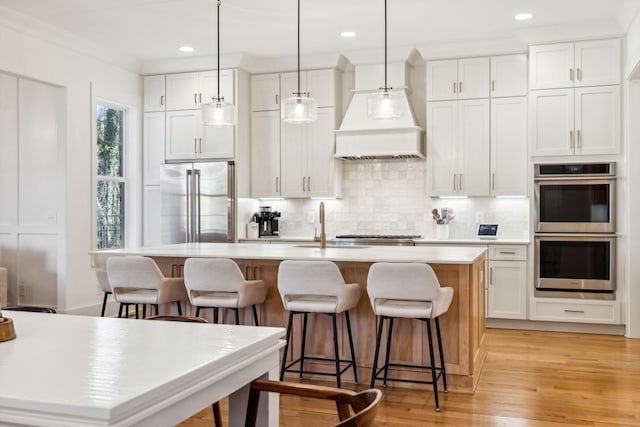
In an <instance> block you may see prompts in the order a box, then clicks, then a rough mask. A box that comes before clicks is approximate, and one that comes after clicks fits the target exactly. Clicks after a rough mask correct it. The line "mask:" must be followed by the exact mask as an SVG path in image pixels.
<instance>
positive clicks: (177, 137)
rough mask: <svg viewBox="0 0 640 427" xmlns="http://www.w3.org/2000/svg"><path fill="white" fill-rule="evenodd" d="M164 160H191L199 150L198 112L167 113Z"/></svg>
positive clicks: (199, 125) (199, 120)
mask: <svg viewBox="0 0 640 427" xmlns="http://www.w3.org/2000/svg"><path fill="white" fill-rule="evenodd" d="M166 120H167V123H166V129H167V130H166V142H165V159H166V160H191V159H195V158H196V152H197V151H199V150H200V148H199V147H200V144H201V130H200V127H201V124H200V122H201V121H202V120H201V118H200V110H196V111H189V110H183V111H167V116H166Z"/></svg>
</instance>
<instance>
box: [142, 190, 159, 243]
mask: <svg viewBox="0 0 640 427" xmlns="http://www.w3.org/2000/svg"><path fill="white" fill-rule="evenodd" d="M143 197H144V203H143V208H142V209H143V215H144V221H143V223H144V229H143V234H142V240H143V242H142V244H143V245H144V246H154V245H160V244H161V243H162V242H161V234H160V226H161V219H160V211H161V205H160V203H161V199H160V186H159V185H145V186H144V194H143Z"/></svg>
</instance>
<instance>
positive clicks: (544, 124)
mask: <svg viewBox="0 0 640 427" xmlns="http://www.w3.org/2000/svg"><path fill="white" fill-rule="evenodd" d="M529 113H530V123H531V126H530V127H529V129H530V136H529V139H530V141H531V144H532V154H533V155H534V156H563V155H573V154H576V155H588V154H590V155H600V154H617V153H618V152H619V151H620V87H619V86H594V87H588V88H576V89H550V90H538V91H531V92H530V94H529Z"/></svg>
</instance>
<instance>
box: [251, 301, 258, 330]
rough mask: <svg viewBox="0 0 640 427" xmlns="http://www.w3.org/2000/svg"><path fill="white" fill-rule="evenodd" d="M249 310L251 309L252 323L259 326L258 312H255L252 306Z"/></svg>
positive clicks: (254, 306)
mask: <svg viewBox="0 0 640 427" xmlns="http://www.w3.org/2000/svg"><path fill="white" fill-rule="evenodd" d="M251 308H252V309H253V321H254V323H255V325H256V326H260V322H258V311H257V310H256V305H255V304H253V305H252V306H251Z"/></svg>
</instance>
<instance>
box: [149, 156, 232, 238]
mask: <svg viewBox="0 0 640 427" xmlns="http://www.w3.org/2000/svg"><path fill="white" fill-rule="evenodd" d="M160 193H161V205H160V206H161V208H160V209H161V212H160V217H161V241H162V244H171V243H189V242H234V241H235V240H236V235H235V234H236V219H235V217H236V206H237V202H236V188H235V164H234V162H210V163H173V164H165V165H162V169H161V172H160Z"/></svg>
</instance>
